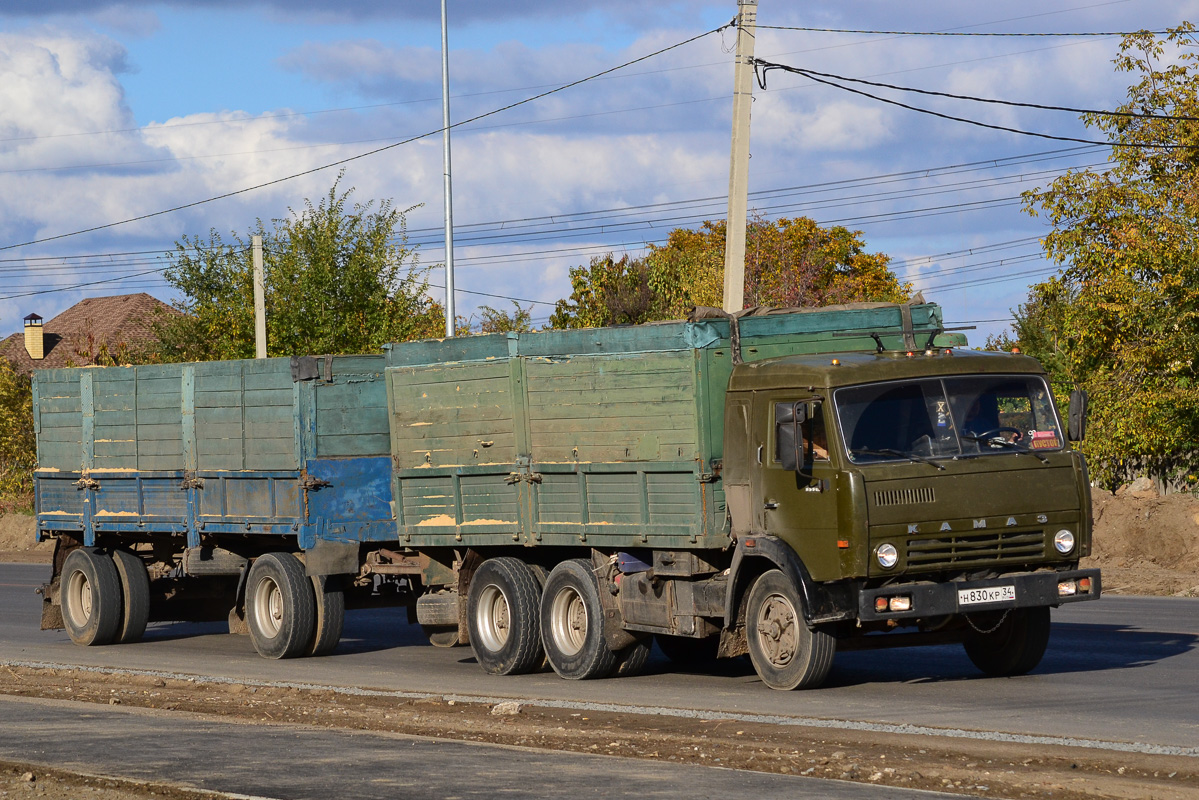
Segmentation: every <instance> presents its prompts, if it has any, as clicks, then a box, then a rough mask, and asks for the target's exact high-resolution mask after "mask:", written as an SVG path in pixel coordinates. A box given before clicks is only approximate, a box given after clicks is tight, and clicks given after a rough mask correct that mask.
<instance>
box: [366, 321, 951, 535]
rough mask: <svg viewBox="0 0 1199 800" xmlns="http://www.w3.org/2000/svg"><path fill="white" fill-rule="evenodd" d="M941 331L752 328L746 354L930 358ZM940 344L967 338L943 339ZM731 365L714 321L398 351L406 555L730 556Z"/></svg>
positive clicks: (800, 325)
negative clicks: (931, 343)
mask: <svg viewBox="0 0 1199 800" xmlns="http://www.w3.org/2000/svg"><path fill="white" fill-rule="evenodd" d="M941 327H942V322H941V316H940V308H939V307H937V306H935V305H931V304H929V305H918V306H898V305H891V304H879V305H872V306H868V307H844V308H836V309H826V310H819V311H807V312H802V313H800V312H797V313H788V314H778V315H764V316H749V317H744V318H742V319H741V320H740V322H739V328H740V354H741V357H742V358H743V359H744V360H745V361H756V360H761V359H766V358H774V357H778V356H784V355H791V354H800V353H823V352H834V351H836V352H841V351H851V350H874V349H875V347H876V343H875V341H874V340H873V339H872V338H871V337H870V335H869V332H872V331H888V332H890V334H889V335H885V336H883V341H884V344H886V345H888V346H891V347H903V346H905V342H906V345H907V346H913V343H915V342H917V341H918V343H919V346H920V347H923V346H924V344H925V343H926V341H927V340H928V338H929V336H930V335H934V334H935V333H936V332H937V331H939V330H940V329H941ZM905 328H906V329H907V330H908V331H909V332H910V334H909V335H908V336H906V337H905V336H904V334H903V333H902V332H903V331H904V330H905ZM855 331H856V332H858V334H859V335H857V336H849V337H845V336H844V335H843V334H845V333H847V332H855ZM834 334H842V335H841V336H836V335H834ZM947 343H953V344H957V343H960V337H956V336H954V335H952V334H950V335H946V334H942V335H941V338H940V339H939V340H938V344H947ZM733 360H734V359H733V352H732V349H731V342H730V322H729V321H727V320H723V319H712V320H701V321H697V322H669V323H660V324H654V325H643V326H637V327H628V328H602V329H586V330H578V331H545V332H539V333H520V334H516V333H511V334H497V335H492V336H484V337H473V338H470V339H456V340H444V341H433V342H417V343H411V344H399V345H392V346H391V347H390V348H389V350H388V364H389V366H388V368H387V394H388V411H389V414H390V416H391V437H392V442H391V451H392V460H393V472H394V480H395V483H394V487H393V490H394V494H395V497H396V509H397V524H398V529H399V536H400V541H401V543H403V544H405V545H409V546H412V547H416V548H420V547H435V546H447V545H451V546H467V547H484V546H498V545H509V546H511V545H512V544H514V543H517V544H520V545H526V546H533V545H556V546H566V545H574V546H579V545H582V546H586V547H593V548H600V549H607V548H643V547H650V548H666V549H670V548H684V549H708V548H722V547H725V546H727V544H728V543H729V538H728V526H727V522H726V517H727V514H726V508H725V498H724V491H723V486H722V484H721V481H720V471H721V463H720V462H721V458H722V451H723V447H724V441H723V437H724V403H725V392H726V390H727V388H728V382H729V376H730V375H731V373H732V368H733Z"/></svg>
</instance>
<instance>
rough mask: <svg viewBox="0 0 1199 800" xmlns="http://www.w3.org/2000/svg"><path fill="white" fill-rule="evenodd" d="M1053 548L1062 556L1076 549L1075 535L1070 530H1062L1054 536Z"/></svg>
mask: <svg viewBox="0 0 1199 800" xmlns="http://www.w3.org/2000/svg"><path fill="white" fill-rule="evenodd" d="M1053 546H1054V547H1055V548H1056V549H1057V551H1058V552H1059V553H1061V554H1062V555H1066V554H1067V553H1069V552H1070V551H1071V550H1073V549H1074V534H1073V533H1070V531H1068V530H1065V529H1063V530H1060V531H1058V532H1057V533H1055V534H1054V535H1053Z"/></svg>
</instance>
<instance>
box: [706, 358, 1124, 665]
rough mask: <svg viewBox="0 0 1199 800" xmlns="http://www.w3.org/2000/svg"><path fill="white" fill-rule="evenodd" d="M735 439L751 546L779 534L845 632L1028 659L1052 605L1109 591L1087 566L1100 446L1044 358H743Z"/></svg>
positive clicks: (815, 598)
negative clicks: (1074, 442) (1076, 432)
mask: <svg viewBox="0 0 1199 800" xmlns="http://www.w3.org/2000/svg"><path fill="white" fill-rule="evenodd" d="M724 456H725V458H724V481H725V491H726V494H727V497H728V505H729V512H730V518H731V523H732V524H731V533H732V536H733V538H734V540H735V542H736V543H737V544H736V547H737V549H738V550H739V551H742V552H748V550H750V549H752V550H755V551H757V552H759V553H761V552H765V551H768V550H770V549H772V548H773V549H775V550H778V551H781V552H782V553H783V555H782V556H778V555H776V556H775V557H774V559H773V560H774V562H775V563H776V564H779V565H780V566H782V567H783V569H782V570H781V571H782V572H783V573H784V574H787V575H789V576H791V577H792V581H793V584H794V588H795V590H796V594H797V597H798V599H799V601H800V605H802V608H797V609H795V613H796V614H802V615H803V617H804V620H805V622H806V625H807V627H808V628H809V629H810V631H819V630H822V629H823V630H824V631H825V632H826V633H829V634H830V635H832V636H833V637H834V638H835V639H837V640H838V644H837V647H840V648H845V647H847V646H853V644H854V642H853V641H852V640H854V639H861V638H863V637H868V636H871V635H878V634H886V635H887V636H889V637H891V638H893V639H895V641H890V640H888V641H882V640H881V639H878V637H877V636H875V639H871V640H869V642H868V644H869V645H870V646H884V645H886V644H900V643H901V642H900V641H898V637H896V636H894V634H893V633H892V632H894V631H899V630H901V629H903V630H910V631H911V632H912V633H915V634H918V635H919V634H924V635H925V637H924V638H925V639H928V640H936V641H944V640H946V638H956V639H958V640H961V641H965V642H966V643H967V652H968V653H970V655H971V658H972V659H973V660H974V661H975V663H976V664H977V665H978V666H980V667H981V668H982V669H983V670H984V671H986V672H990V673H993V674H1012V673H1013V672H1020V671H1027V670H1028V669H1031V668H1032V667H1033V666H1035V665H1036V663H1037V662H1039V660H1040V657H1041V655H1042V653H1043V652H1044V647H1045V643H1046V642H1047V639H1048V608H1049V607H1050V606H1057V605H1060V604H1061V603H1065V602H1074V601H1078V600H1085V599H1093V598H1096V597H1098V595H1099V592H1100V585H1099V573H1098V570H1079V569H1078V562H1079V559H1080V558H1081V557H1083V556H1085V555H1087V554H1088V553H1089V551H1090V544H1091V518H1090V489H1089V483H1088V478H1087V472H1086V464H1085V461H1084V459H1083V456H1082V455H1081V454H1080V453H1079V452H1077V451H1075V450H1072V449H1070V447H1069V443H1068V441H1067V435H1066V431H1065V428H1064V427H1063V424H1062V420H1061V417H1060V416H1059V414H1058V413H1057V410H1056V408H1055V406H1054V403H1053V397H1052V393H1051V392H1050V389H1049V386H1048V384H1047V381H1046V379H1045V375H1044V371H1043V369H1042V368H1041V366H1040V365H1039V364H1038V363H1037V362H1036V361H1035V360H1034V359H1031V358H1028V357H1025V356H1020V355H1014V354H1008V353H991V352H977V351H961V350H954V349H932V348H929V349H927V350H925V351H882V352H875V353H860V352H859V353H842V354H826V355H801V356H786V357H781V358H773V359H766V360H762V361H756V362H750V363H744V364H740V365H738V366H737V367H736V368H735V369H734V371H733V375H732V378H731V380H730V383H729V393H728V396H727V402H726V411H725V452H724ZM743 560H744V559H743ZM746 584H747V585H748V582H746ZM754 613H755V612H754V609H752V608H750V609H748V611H747V614H746V622H747V625H749V624H750V623H751V622H752V618H753V615H754ZM997 632H1002V637H997V636H996V633H997ZM934 634H935V635H934ZM801 638H802V637H801ZM1000 638H1002V639H1003V641H1000V640H999V639H1000ZM749 639H750V641H749V642H748V645H749V649H750V652H751V655H753V632H752V631H750V632H749ZM1013 642H1016V644H1013ZM902 643H905V644H911V643H916V642H912V641H904V642H902ZM858 644H859V645H862V644H863V642H861V641H859V642H858ZM759 655H760V654H759ZM757 660H758V657H755V662H757Z"/></svg>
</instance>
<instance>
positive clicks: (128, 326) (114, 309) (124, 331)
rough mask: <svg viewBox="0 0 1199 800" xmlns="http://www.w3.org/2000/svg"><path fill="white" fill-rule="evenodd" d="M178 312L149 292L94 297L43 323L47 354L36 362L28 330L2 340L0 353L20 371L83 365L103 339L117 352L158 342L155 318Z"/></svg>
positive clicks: (111, 350) (110, 350)
mask: <svg viewBox="0 0 1199 800" xmlns="http://www.w3.org/2000/svg"><path fill="white" fill-rule="evenodd" d="M178 313H180V312H179V311H177V310H175V309H174V308H171V307H170V306H169V305H167V304H166V303H164V302H162V301H161V300H158V299H156V298H153V297H151V296H150V295H148V294H146V293H145V292H139V293H137V294H120V295H116V296H114V297H89V298H87V299H86V300H81V301H79V302H78V303H76V304H75V305H73V306H71V307H70V308H68V309H67V310H65V311H63V312H62V313H61V314H59V315H58V316H56V317H54V318H53V319H51V320H49V321H47V322H46V323H45V324H44V325H43V327H42V335H43V337H44V338H43V348H44V351H45V354H46V357H45V358H43V359H41V360H40V361H34V360H33V359H32V358H30V357H29V354H28V353H27V352H25V334H24V332H21V333H14V334H13V335H12V336H9V337H8V338H7V339H5V340H3V341H2V342H0V357H3V358H7V359H8V360H9V362H10V363H11V364H12V365H13V368H14V369H16V371H17V372H20V373H27V372H30V371H32V370H35V369H51V368H55V367H65V366H68V365H70V364H73V365H75V366H81V365H83V364H85V363H87V361H88V359H87V356H86V355H85V354H86V353H87V352H89V350H90V352H92V353H95V352H96V350H97V349H98V348H99V347H100V345H101V344H104V345H107V346H108V351H109V353H110V354H112V353H115V352H116V350H117V349H118V348H119V347H120V346H121V345H122V344H123V345H125V346H127V347H131V348H132V347H136V346H138V345H142V344H145V343H147V342H152V341H154V329H153V327H152V325H153V323H154V321H155V320H156V319H161V315H163V314H167V315H171V314H178ZM89 335H90V337H91V344H90V346H89V343H88V338H89Z"/></svg>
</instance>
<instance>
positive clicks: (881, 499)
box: [874, 486, 937, 506]
mask: <svg viewBox="0 0 1199 800" xmlns="http://www.w3.org/2000/svg"><path fill="white" fill-rule="evenodd" d="M935 502H937V497H936V495H935V494H934V493H933V487H931V486H923V487H920V488H916V489H883V490H880V491H877V492H875V493H874V504H875V505H876V506H910V505H915V504H916V503H935Z"/></svg>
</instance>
